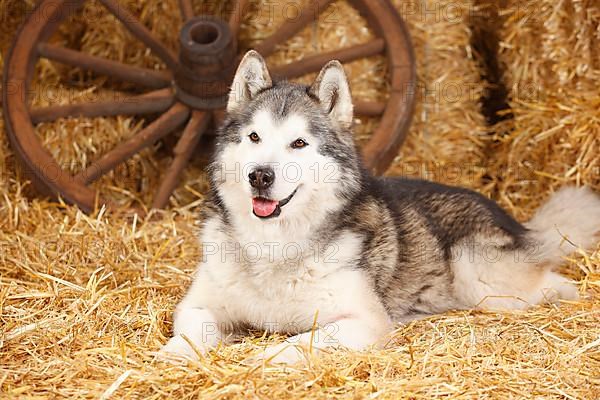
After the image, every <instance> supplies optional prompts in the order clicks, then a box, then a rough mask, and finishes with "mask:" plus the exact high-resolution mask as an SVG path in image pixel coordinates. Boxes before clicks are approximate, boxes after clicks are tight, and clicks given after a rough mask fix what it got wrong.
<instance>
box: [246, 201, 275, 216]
mask: <svg viewBox="0 0 600 400" xmlns="http://www.w3.org/2000/svg"><path fill="white" fill-rule="evenodd" d="M277 204H279V202H278V201H276V200H266V199H261V198H254V199H252V208H253V209H254V213H255V214H256V215H258V216H259V217H268V216H269V215H271V214H273V213H274V212H275V209H276V208H277Z"/></svg>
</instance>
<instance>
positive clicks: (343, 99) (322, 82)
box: [309, 60, 353, 128]
mask: <svg viewBox="0 0 600 400" xmlns="http://www.w3.org/2000/svg"><path fill="white" fill-rule="evenodd" d="M309 93H310V94H311V95H312V96H314V97H316V98H317V99H319V102H320V103H321V106H322V107H323V108H324V109H325V111H326V112H327V113H328V114H329V115H330V116H331V118H333V119H334V120H335V121H337V122H338V124H340V126H341V127H344V128H349V127H350V126H351V125H352V115H353V107H352V95H351V94H350V85H349V84H348V78H346V73H345V72H344V67H342V64H341V63H340V62H339V61H337V60H333V61H329V62H328V63H327V64H326V65H325V66H324V67H323V69H322V70H321V72H320V73H319V76H317V79H315V82H314V83H313V84H312V86H311V87H310V89H309Z"/></svg>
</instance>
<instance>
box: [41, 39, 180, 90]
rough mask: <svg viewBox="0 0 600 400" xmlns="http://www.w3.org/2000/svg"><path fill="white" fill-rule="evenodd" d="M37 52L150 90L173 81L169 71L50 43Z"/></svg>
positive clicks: (43, 44) (166, 85)
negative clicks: (112, 59) (136, 65)
mask: <svg viewBox="0 0 600 400" xmlns="http://www.w3.org/2000/svg"><path fill="white" fill-rule="evenodd" d="M37 50H38V54H39V55H40V56H42V57H45V58H47V59H49V60H53V61H58V62H60V63H63V64H68V65H72V66H74V67H79V68H82V69H85V70H89V71H94V72H96V73H98V74H102V75H106V76H110V77H112V78H117V79H119V80H122V81H124V82H131V83H135V84H138V85H141V86H144V87H147V88H150V89H162V88H165V87H168V86H169V85H170V84H171V80H172V79H173V77H172V75H171V73H169V72H167V71H155V70H152V69H148V68H140V67H134V66H131V65H126V64H122V63H120V62H117V61H111V60H107V59H106V58H102V57H96V56H92V55H89V54H85V53H82V52H80V51H75V50H71V49H67V48H64V47H60V46H55V45H51V44H48V43H40V44H39V45H38V46H37Z"/></svg>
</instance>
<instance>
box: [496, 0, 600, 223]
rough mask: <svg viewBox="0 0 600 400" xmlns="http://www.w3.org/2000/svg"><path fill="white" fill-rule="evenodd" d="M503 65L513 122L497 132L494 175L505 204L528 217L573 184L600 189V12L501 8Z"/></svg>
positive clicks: (516, 4)
mask: <svg viewBox="0 0 600 400" xmlns="http://www.w3.org/2000/svg"><path fill="white" fill-rule="evenodd" d="M499 13H500V15H501V16H503V24H502V28H501V31H500V33H499V35H500V39H501V43H500V54H499V57H500V60H501V62H502V63H503V64H504V68H505V83H506V86H507V88H508V91H509V99H508V100H509V106H510V111H511V112H512V114H513V115H514V119H513V120H511V121H505V122H502V123H500V124H498V125H497V126H496V127H495V131H496V135H495V137H494V139H495V141H494V142H493V143H492V144H491V151H492V152H494V153H496V154H500V155H502V156H501V157H493V158H490V160H489V161H490V162H489V163H488V164H487V168H488V169H489V170H493V171H497V172H498V173H497V174H496V175H495V176H494V177H493V180H492V186H493V188H492V189H491V191H492V192H495V193H497V194H498V197H499V199H500V201H501V202H502V204H503V205H504V206H505V207H507V208H509V209H510V210H512V211H513V212H514V213H516V214H517V215H518V216H519V217H520V218H526V217H527V216H528V215H530V214H531V212H532V210H533V209H534V208H535V207H536V206H537V205H539V204H540V202H541V201H543V199H544V198H546V197H547V193H548V192H551V191H553V190H554V189H556V188H558V187H560V186H563V185H566V184H577V185H584V184H585V185H588V186H591V187H593V188H595V189H596V190H599V189H600V158H599V154H600V123H599V121H598V117H597V115H598V112H597V110H598V105H599V104H600V94H599V93H598V89H597V85H598V80H599V78H600V60H599V59H598V55H597V48H598V44H599V38H598V34H597V32H598V29H599V26H600V25H599V24H600V5H599V4H598V3H597V2H593V1H570V0H568V1H560V2H554V1H550V0H548V1H546V0H542V1H529V0H528V1H516V0H513V1H508V2H507V4H506V7H504V8H500V9H499Z"/></svg>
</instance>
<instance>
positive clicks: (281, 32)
mask: <svg viewBox="0 0 600 400" xmlns="http://www.w3.org/2000/svg"><path fill="white" fill-rule="evenodd" d="M332 1H333V0H313V1H311V2H310V4H309V5H308V6H307V7H305V8H303V9H301V10H300V12H299V14H298V16H297V17H296V18H294V19H289V20H287V21H286V22H285V23H284V24H283V25H282V26H281V27H280V28H279V29H278V30H277V31H276V32H275V33H273V34H272V35H271V36H269V37H268V38H266V39H265V40H263V41H262V42H260V43H259V44H258V45H257V46H256V48H255V49H256V51H258V52H259V53H260V54H262V56H263V57H265V58H266V57H267V56H269V55H270V54H272V53H273V52H274V51H275V47H276V46H277V45H278V44H281V43H284V42H285V41H286V40H288V39H289V38H291V37H292V36H294V35H295V34H296V33H298V32H299V31H300V30H302V28H304V27H305V26H306V25H308V24H309V23H311V22H312V21H315V20H316V19H317V18H318V17H319V14H320V13H321V12H322V11H324V10H325V9H326V8H327V7H328V6H329V4H330V3H332Z"/></svg>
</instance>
